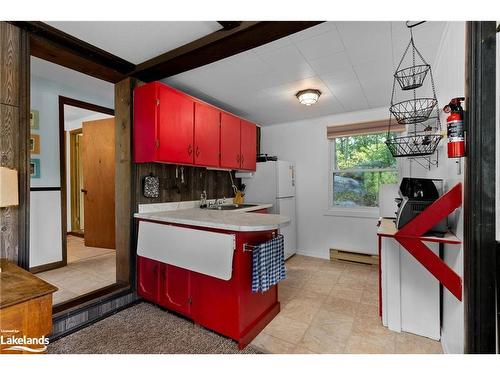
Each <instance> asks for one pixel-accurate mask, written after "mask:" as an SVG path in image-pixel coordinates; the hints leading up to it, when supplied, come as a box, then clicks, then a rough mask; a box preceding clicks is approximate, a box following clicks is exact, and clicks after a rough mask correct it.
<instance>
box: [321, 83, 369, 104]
mask: <svg viewBox="0 0 500 375" xmlns="http://www.w3.org/2000/svg"><path fill="white" fill-rule="evenodd" d="M328 87H329V89H330V90H331V92H332V93H333V94H334V95H335V97H336V98H337V99H338V101H339V102H340V103H341V104H342V107H343V108H344V109H345V110H346V111H349V112H352V111H356V110H359V109H365V108H368V107H369V104H368V101H367V100H366V97H365V93H364V92H363V89H362V88H361V85H360V84H359V82H358V81H357V80H356V81H354V82H345V83H340V84H336V85H328Z"/></svg>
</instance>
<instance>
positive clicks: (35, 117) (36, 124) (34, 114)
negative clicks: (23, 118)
mask: <svg viewBox="0 0 500 375" xmlns="http://www.w3.org/2000/svg"><path fill="white" fill-rule="evenodd" d="M30 128H31V129H40V116H39V113H38V111H37V110H36V109H32V110H31V111H30Z"/></svg>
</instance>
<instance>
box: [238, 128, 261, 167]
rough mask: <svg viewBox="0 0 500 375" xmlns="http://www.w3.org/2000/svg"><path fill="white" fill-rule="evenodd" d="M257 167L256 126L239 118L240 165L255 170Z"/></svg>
mask: <svg viewBox="0 0 500 375" xmlns="http://www.w3.org/2000/svg"><path fill="white" fill-rule="evenodd" d="M256 167H257V126H256V125H255V124H252V123H251V122H248V121H245V120H241V167H240V169H245V170H251V171H255V169H256Z"/></svg>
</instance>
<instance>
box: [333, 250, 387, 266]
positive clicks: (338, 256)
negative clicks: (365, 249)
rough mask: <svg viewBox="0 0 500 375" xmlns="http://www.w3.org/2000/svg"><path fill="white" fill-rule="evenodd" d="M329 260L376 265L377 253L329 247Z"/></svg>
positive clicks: (377, 260)
mask: <svg viewBox="0 0 500 375" xmlns="http://www.w3.org/2000/svg"><path fill="white" fill-rule="evenodd" d="M330 260H341V261H347V262H355V263H362V264H370V265H378V262H379V259H378V255H372V254H364V253H356V252H353V251H348V250H340V249H330Z"/></svg>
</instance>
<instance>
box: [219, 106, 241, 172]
mask: <svg viewBox="0 0 500 375" xmlns="http://www.w3.org/2000/svg"><path fill="white" fill-rule="evenodd" d="M240 137H241V132H240V119H239V118H238V117H236V116H233V115H230V114H229V113H224V112H222V113H221V118H220V166H221V167H222V168H231V169H240V159H241V155H240V152H241V149H240Z"/></svg>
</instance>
